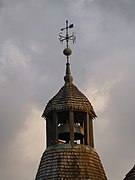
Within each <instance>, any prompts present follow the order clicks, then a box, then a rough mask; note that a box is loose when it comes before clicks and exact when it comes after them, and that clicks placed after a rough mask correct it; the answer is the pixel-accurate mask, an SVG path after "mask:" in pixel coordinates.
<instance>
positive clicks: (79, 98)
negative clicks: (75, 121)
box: [42, 82, 96, 118]
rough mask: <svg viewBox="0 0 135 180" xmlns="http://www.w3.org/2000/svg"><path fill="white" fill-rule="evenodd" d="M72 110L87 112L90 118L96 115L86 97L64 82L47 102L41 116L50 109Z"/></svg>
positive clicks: (71, 84) (73, 86)
mask: <svg viewBox="0 0 135 180" xmlns="http://www.w3.org/2000/svg"><path fill="white" fill-rule="evenodd" d="M69 109H71V110H74V111H83V112H88V113H89V114H90V115H91V117H92V118H95V117H96V114H95V112H94V109H93V107H92V105H91V103H90V101H89V100H88V98H87V97H86V96H85V95H84V94H83V93H81V92H80V91H79V89H78V88H77V87H76V86H75V85H74V84H73V83H72V82H69V83H65V85H64V86H63V87H62V88H61V89H60V90H59V92H58V93H57V94H56V95H55V96H54V97H53V98H52V99H51V100H50V101H49V102H48V104H47V106H46V108H45V110H44V112H43V115H42V117H46V115H47V114H48V113H49V112H51V111H55V110H56V111H63V110H65V111H66V110H69Z"/></svg>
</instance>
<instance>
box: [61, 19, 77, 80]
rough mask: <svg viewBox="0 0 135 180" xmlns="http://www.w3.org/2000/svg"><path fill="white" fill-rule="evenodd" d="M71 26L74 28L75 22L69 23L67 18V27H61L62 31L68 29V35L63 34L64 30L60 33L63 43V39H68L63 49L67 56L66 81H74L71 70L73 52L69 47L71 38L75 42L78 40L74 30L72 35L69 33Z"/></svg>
mask: <svg viewBox="0 0 135 180" xmlns="http://www.w3.org/2000/svg"><path fill="white" fill-rule="evenodd" d="M69 28H70V29H71V28H73V24H70V25H68V20H66V27H65V28H62V29H61V31H63V30H66V35H65V36H63V35H62V32H61V33H60V34H59V40H60V42H61V43H63V41H66V48H65V49H64V50H63V54H64V55H65V56H67V64H66V76H65V77H64V80H65V83H68V82H72V81H73V77H72V76H71V72H70V64H69V56H70V55H71V54H72V50H71V49H70V48H69V40H71V41H73V43H75V41H76V37H75V33H74V32H73V33H72V35H69V34H68V29H69Z"/></svg>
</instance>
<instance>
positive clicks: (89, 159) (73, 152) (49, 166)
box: [36, 144, 107, 180]
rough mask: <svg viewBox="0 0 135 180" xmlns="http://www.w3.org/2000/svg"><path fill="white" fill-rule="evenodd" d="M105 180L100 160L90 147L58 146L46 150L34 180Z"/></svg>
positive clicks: (75, 145) (76, 145)
mask: <svg viewBox="0 0 135 180" xmlns="http://www.w3.org/2000/svg"><path fill="white" fill-rule="evenodd" d="M51 179H57V180H61V179H76V180H77V179H89V180H90V179H91V180H107V177H106V175H105V172H104V169H103V166H102V164H101V161H100V158H99V156H98V154H97V153H96V151H95V149H93V148H92V147H90V146H84V145H78V144H74V145H73V146H71V145H70V144H59V145H56V146H51V147H48V148H47V149H46V151H45V152H44V153H43V156H42V158H41V162H40V166H39V170H38V173H37V175H36V180H51Z"/></svg>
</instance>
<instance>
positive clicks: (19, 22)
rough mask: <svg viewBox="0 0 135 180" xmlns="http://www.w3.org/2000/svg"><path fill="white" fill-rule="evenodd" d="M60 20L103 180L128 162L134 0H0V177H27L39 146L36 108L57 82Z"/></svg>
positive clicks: (111, 179)
mask: <svg viewBox="0 0 135 180" xmlns="http://www.w3.org/2000/svg"><path fill="white" fill-rule="evenodd" d="M66 19H68V20H69V22H70V23H74V26H75V27H74V31H75V32H76V36H77V43H76V44H75V45H72V44H70V47H71V48H72V50H73V55H72V56H71V60H70V63H71V69H72V75H73V77H74V84H75V85H76V86H77V87H78V88H79V89H80V90H81V91H82V92H83V93H84V94H85V95H86V96H87V97H88V98H89V99H90V101H91V103H92V105H93V106H94V109H95V111H96V113H97V115H98V118H97V119H95V121H94V136H95V148H96V151H97V152H98V154H99V155H100V158H101V160H102V163H103V166H104V168H105V171H106V174H107V177H108V180H120V179H123V178H124V176H125V174H126V173H127V172H128V171H129V170H130V169H131V168H132V167H133V165H134V163H135V153H134V151H135V140H134V137H135V130H134V129H135V118H134V117H135V109H134V107H135V95H134V92H135V78H134V77H135V70H134V69H135V1H134V0H0V179H1V180H7V179H10V180H32V179H34V178H35V174H36V172H37V168H38V165H39V161H40V157H41V155H42V153H43V151H44V149H45V128H44V126H45V123H44V120H43V119H42V118H41V114H42V112H43V110H44V107H45V105H46V103H47V102H48V100H49V99H50V98H52V97H53V96H54V95H55V94H56V93H57V91H58V90H59V89H60V88H61V87H62V86H63V84H64V81H63V77H64V74H65V63H66V59H65V57H64V56H63V54H62V50H63V49H64V48H65V45H64V44H63V45H61V44H60V43H59V40H58V34H59V32H60V29H61V28H62V27H64V26H65V21H66Z"/></svg>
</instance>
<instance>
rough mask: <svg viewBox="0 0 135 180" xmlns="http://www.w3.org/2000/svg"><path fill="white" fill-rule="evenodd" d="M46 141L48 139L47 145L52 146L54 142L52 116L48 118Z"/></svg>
mask: <svg viewBox="0 0 135 180" xmlns="http://www.w3.org/2000/svg"><path fill="white" fill-rule="evenodd" d="M46 132H47V135H46V141H47V147H48V146H51V144H52V139H53V138H52V119H51V118H48V117H47V118H46Z"/></svg>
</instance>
